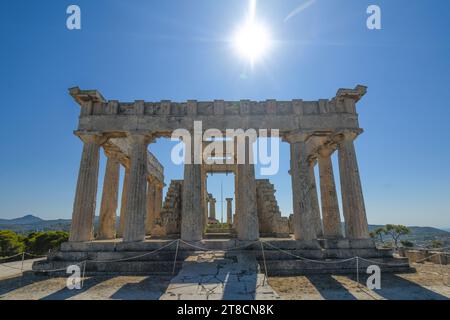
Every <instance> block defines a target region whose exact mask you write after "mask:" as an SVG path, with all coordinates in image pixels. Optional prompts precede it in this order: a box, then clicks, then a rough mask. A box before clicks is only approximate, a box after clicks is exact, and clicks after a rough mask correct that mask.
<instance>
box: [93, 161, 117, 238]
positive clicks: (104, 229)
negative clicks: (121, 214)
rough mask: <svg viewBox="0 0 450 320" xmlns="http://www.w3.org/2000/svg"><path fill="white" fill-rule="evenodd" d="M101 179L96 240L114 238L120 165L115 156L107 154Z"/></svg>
mask: <svg viewBox="0 0 450 320" xmlns="http://www.w3.org/2000/svg"><path fill="white" fill-rule="evenodd" d="M107 157H108V160H107V162H106V170H105V177H104V179H103V193H102V203H101V207H100V225H99V230H98V239H100V240H107V239H114V237H115V236H116V215H117V201H118V195H119V175H120V163H119V160H118V159H117V155H116V154H112V153H110V154H107Z"/></svg>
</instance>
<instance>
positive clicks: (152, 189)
mask: <svg viewBox="0 0 450 320" xmlns="http://www.w3.org/2000/svg"><path fill="white" fill-rule="evenodd" d="M155 209H156V183H155V181H153V179H152V178H150V179H149V180H148V183H147V219H146V222H145V226H146V234H147V235H150V234H151V232H152V229H153V226H154V224H155V218H156V217H155Z"/></svg>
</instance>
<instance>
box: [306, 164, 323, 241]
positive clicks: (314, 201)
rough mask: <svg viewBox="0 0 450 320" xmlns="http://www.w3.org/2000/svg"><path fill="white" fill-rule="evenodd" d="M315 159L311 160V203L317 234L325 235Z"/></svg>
mask: <svg viewBox="0 0 450 320" xmlns="http://www.w3.org/2000/svg"><path fill="white" fill-rule="evenodd" d="M314 166H315V161H312V162H310V165H309V178H310V181H311V205H312V213H313V219H314V227H315V229H316V236H317V237H323V228H322V219H321V217H320V206H319V197H318V196H317V186H316V174H315V172H314Z"/></svg>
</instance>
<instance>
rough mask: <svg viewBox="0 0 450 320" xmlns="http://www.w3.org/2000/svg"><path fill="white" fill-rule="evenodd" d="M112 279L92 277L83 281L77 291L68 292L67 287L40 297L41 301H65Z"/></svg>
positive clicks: (109, 277)
mask: <svg viewBox="0 0 450 320" xmlns="http://www.w3.org/2000/svg"><path fill="white" fill-rule="evenodd" d="M112 278H113V276H97V277H95V276H93V277H90V278H87V279H85V280H84V282H83V287H82V288H81V289H79V290H77V289H73V290H69V289H68V288H67V287H64V288H62V289H60V290H58V291H56V292H54V293H51V294H49V295H47V296H45V297H42V298H41V300H67V299H69V298H72V297H75V296H77V295H79V294H81V293H83V292H86V291H88V290H89V289H90V288H92V287H94V286H95V285H97V284H99V283H101V282H104V281H107V280H109V279H112Z"/></svg>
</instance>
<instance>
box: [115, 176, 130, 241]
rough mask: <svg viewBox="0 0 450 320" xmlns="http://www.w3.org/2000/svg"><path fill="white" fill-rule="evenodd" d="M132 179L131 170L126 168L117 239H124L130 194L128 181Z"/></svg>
mask: <svg viewBox="0 0 450 320" xmlns="http://www.w3.org/2000/svg"><path fill="white" fill-rule="evenodd" d="M129 177H130V170H129V169H128V168H125V176H124V178H123V185H122V196H121V198H120V199H121V200H120V217H119V230H117V235H116V237H117V238H122V237H123V228H124V225H125V213H126V210H125V208H126V206H127V193H128V180H129Z"/></svg>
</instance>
